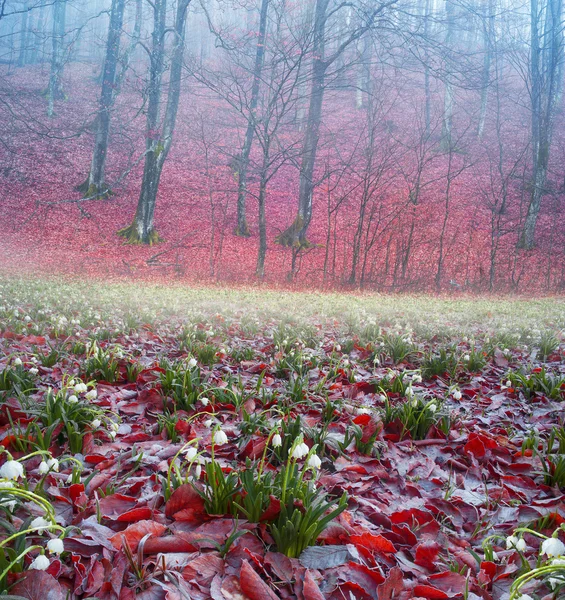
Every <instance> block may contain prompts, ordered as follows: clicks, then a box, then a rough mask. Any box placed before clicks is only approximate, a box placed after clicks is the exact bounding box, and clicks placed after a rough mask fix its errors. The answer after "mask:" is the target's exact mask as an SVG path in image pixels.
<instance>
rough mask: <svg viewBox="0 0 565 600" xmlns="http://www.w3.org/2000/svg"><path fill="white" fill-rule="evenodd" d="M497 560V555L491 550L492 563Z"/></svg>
mask: <svg viewBox="0 0 565 600" xmlns="http://www.w3.org/2000/svg"><path fill="white" fill-rule="evenodd" d="M498 558H499V557H498V554H497V553H496V552H495V551H494V550H493V551H492V560H493V561H496V560H498Z"/></svg>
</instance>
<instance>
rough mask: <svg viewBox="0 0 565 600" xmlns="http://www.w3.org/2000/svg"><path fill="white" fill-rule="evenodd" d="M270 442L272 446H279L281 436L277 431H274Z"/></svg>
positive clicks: (280, 444)
mask: <svg viewBox="0 0 565 600" xmlns="http://www.w3.org/2000/svg"><path fill="white" fill-rule="evenodd" d="M271 444H272V446H273V448H280V447H281V446H282V438H281V436H280V434H279V433H275V435H274V436H273V439H272V440H271Z"/></svg>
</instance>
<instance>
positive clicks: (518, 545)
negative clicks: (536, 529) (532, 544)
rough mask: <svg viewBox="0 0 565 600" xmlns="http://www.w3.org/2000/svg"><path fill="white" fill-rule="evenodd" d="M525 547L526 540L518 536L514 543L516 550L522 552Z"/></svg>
mask: <svg viewBox="0 0 565 600" xmlns="http://www.w3.org/2000/svg"><path fill="white" fill-rule="evenodd" d="M525 549H526V540H525V539H524V538H520V539H519V540H518V542H517V543H516V550H519V551H520V552H524V550H525Z"/></svg>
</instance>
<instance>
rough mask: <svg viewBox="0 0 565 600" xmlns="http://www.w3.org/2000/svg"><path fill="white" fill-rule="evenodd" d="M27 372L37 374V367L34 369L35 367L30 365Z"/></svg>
mask: <svg viewBox="0 0 565 600" xmlns="http://www.w3.org/2000/svg"><path fill="white" fill-rule="evenodd" d="M29 372H30V373H31V374H32V375H37V374H38V373H39V369H36V368H35V367H32V368H31V369H30V370H29Z"/></svg>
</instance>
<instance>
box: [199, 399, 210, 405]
mask: <svg viewBox="0 0 565 600" xmlns="http://www.w3.org/2000/svg"><path fill="white" fill-rule="evenodd" d="M200 402H202V406H208V404H210V400H208V398H200Z"/></svg>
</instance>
